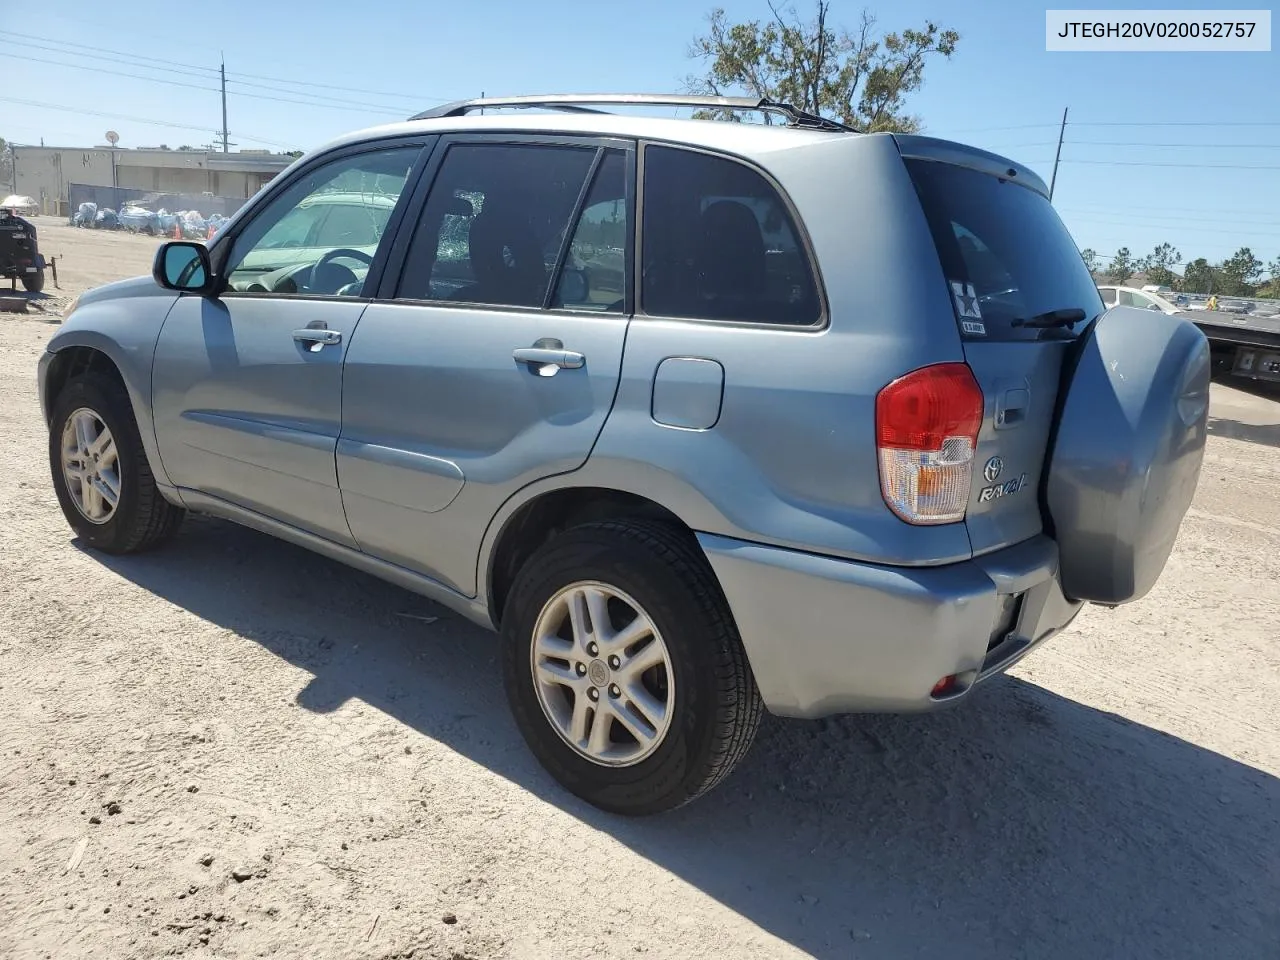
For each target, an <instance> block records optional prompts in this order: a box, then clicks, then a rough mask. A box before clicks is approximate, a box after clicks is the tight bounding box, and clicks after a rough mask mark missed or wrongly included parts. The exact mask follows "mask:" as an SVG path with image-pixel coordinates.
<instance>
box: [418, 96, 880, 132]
mask: <svg viewBox="0 0 1280 960" xmlns="http://www.w3.org/2000/svg"><path fill="white" fill-rule="evenodd" d="M598 106H647V107H697V108H701V109H703V110H723V111H729V112H748V111H752V112H759V113H774V114H781V115H782V116H784V117H786V118H787V125H788V126H792V127H806V128H808V129H813V130H832V131H840V132H843V133H856V132H857V131H856V130H854V129H853V127H850V126H846V125H845V124H843V123H840V122H839V121H837V120H831V119H828V118H827V117H820V116H818V115H817V114H813V113H806V112H805V111H803V110H800V109H799V108H797V107H793V106H792V105H791V104H789V103H779V102H778V101H776V100H768V99H763V98H757V97H716V96H702V95H700V94H678V93H671V94H651V93H566V94H559V95H545V96H527V97H487V98H480V99H476V100H458V101H455V102H453V103H446V104H444V105H443V106H439V107H434V108H432V109H430V110H424V111H423V112H422V113H419V114H415V115H414V116H412V117H410V118H409V119H410V120H438V119H441V118H444V117H462V116H465V115H466V114H468V113H471V112H473V111H476V110H483V109H485V108H486V107H491V108H495V109H497V108H515V109H526V110H528V109H544V110H563V111H565V112H568V113H607V112H608V111H605V110H597V109H594V108H595V107H598Z"/></svg>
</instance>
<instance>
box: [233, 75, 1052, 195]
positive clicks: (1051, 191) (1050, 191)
mask: <svg viewBox="0 0 1280 960" xmlns="http://www.w3.org/2000/svg"><path fill="white" fill-rule="evenodd" d="M221 73H222V152H223V153H226V152H227V148H228V144H227V139H228V137H229V136H230V134H228V133H227V61H226V59H225V58H224V59H223V61H222V66H221ZM1059 147H1061V144H1059ZM1050 192H1052V191H1050Z"/></svg>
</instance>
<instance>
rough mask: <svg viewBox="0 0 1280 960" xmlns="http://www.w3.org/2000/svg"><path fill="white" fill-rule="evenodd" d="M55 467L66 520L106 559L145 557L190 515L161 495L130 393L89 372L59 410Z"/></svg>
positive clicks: (52, 438)
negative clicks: (141, 554)
mask: <svg viewBox="0 0 1280 960" xmlns="http://www.w3.org/2000/svg"><path fill="white" fill-rule="evenodd" d="M49 465H50V468H51V469H52V471H53V488H54V492H55V493H56V494H57V496H58V503H59V505H60V506H61V507H62V513H63V515H64V516H65V517H66V518H67V522H68V523H69V524H70V525H71V528H72V529H73V530H75V532H76V534H77V536H79V538H80V539H81V540H83V541H84V542H85V543H86V544H88V545H89V546H91V547H93V548H95V549H97V550H101V551H103V552H104V553H138V552H140V551H143V550H146V549H149V548H150V547H154V546H156V545H158V544H160V543H162V542H163V541H165V540H167V539H169V538H170V537H172V536H173V534H174V533H175V532H177V529H178V526H179V525H180V524H181V522H182V517H183V511H182V509H181V508H179V507H175V506H174V505H173V504H171V503H169V502H168V501H167V500H165V499H164V497H163V496H161V494H160V491H159V489H158V488H157V487H156V481H155V477H154V476H153V475H152V473H151V465H150V464H149V463H148V462H147V454H146V451H145V450H144V449H143V446H142V436H141V434H140V433H139V432H138V425H137V422H136V421H135V420H134V416H133V406H132V404H130V402H129V394H128V393H127V392H126V390H125V388H124V386H123V385H122V384H121V383H120V382H119V381H117V380H115V379H112V378H111V377H106V376H103V375H101V374H98V373H87V374H84V375H83V376H79V377H75V378H73V379H72V380H70V381H68V383H67V385H66V386H65V387H63V389H62V391H61V392H60V393H59V394H58V397H57V399H56V400H55V401H54V403H53V416H52V418H51V420H50V424H49Z"/></svg>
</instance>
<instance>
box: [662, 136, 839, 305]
mask: <svg viewBox="0 0 1280 960" xmlns="http://www.w3.org/2000/svg"><path fill="white" fill-rule="evenodd" d="M643 197H644V213H643V237H642V253H641V264H642V266H641V269H642V280H641V287H642V300H641V307H642V308H643V310H644V312H645V313H647V314H649V315H651V316H663V317H680V318H689V319H703V320H735V321H744V322H749V323H771V324H784V325H793V326H809V325H812V324H816V323H817V322H819V320H820V319H821V315H822V307H821V302H820V300H819V296H818V288H817V284H816V282H815V279H814V270H813V266H812V264H811V263H810V262H809V257H808V255H807V253H806V251H805V248H804V246H803V244H802V243H801V241H800V234H799V231H798V230H797V228H796V225H795V223H794V221H793V220H792V217H791V214H790V211H789V210H788V209H787V206H786V204H785V203H784V202H783V200H782V198H781V196H779V194H778V191H777V190H776V189H774V187H773V186H772V185H771V184H770V183H769V182H768V181H767V180H766V179H765V178H764V177H763V176H761V175H760V174H759V173H758V172H756V171H755V170H753V169H751V168H750V167H748V166H746V165H744V164H742V163H739V162H737V161H735V160H729V159H726V158H724V157H715V156H710V155H707V154H703V153H696V152H694V151H690V150H679V149H674V148H670V147H655V146H649V147H646V148H645V153H644V193H643Z"/></svg>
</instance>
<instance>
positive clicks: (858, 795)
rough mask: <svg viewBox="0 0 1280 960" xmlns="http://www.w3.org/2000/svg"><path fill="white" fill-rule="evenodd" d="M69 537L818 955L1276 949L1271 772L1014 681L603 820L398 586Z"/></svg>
mask: <svg viewBox="0 0 1280 960" xmlns="http://www.w3.org/2000/svg"><path fill="white" fill-rule="evenodd" d="M94 556H95V557H97V558H98V559H100V560H101V562H103V563H105V564H106V565H107V566H109V567H110V568H111V569H113V570H114V571H116V572H117V573H118V574H120V575H121V576H123V577H126V578H128V579H129V580H131V581H133V582H134V583H136V584H138V585H140V586H142V587H143V588H145V589H147V590H149V591H151V592H152V593H154V594H156V595H158V596H162V597H164V598H166V599H167V600H169V601H171V602H172V603H174V604H177V605H179V606H181V607H183V608H185V609H187V610H188V611H190V612H192V613H194V614H196V615H197V616H200V617H202V618H205V619H207V620H209V621H211V622H213V623H216V624H218V625H219V626H221V627H224V628H229V629H231V630H234V631H236V632H237V633H239V634H240V635H242V636H244V637H247V638H249V639H251V640H253V641H255V642H257V643H259V644H261V645H262V646H263V647H264V648H266V649H267V650H270V651H271V652H273V653H274V654H276V655H277V656H279V657H281V658H283V659H285V660H287V661H288V662H290V663H292V664H294V665H297V666H299V667H301V668H303V669H305V670H306V671H308V672H309V673H310V674H311V676H312V679H311V681H310V683H309V684H308V685H307V686H306V687H305V688H304V689H303V690H302V692H301V693H300V694H299V696H298V703H299V705H300V706H302V707H304V708H305V709H309V710H313V711H317V712H329V711H332V710H335V709H336V708H337V707H339V706H340V705H341V704H342V703H344V702H345V701H346V700H348V699H349V698H359V699H360V700H362V701H364V702H366V703H368V704H370V705H372V706H374V707H376V708H377V709H379V710H381V711H384V712H385V713H386V714H387V715H389V716H391V717H394V718H395V719H397V720H398V721H400V722H401V723H404V724H406V725H407V726H409V727H411V728H413V729H414V730H417V731H420V732H421V733H423V734H425V735H426V736H429V737H431V738H433V739H435V740H437V741H439V742H441V743H443V744H445V745H446V746H448V747H449V748H451V749H453V750H456V751H458V752H459V753H461V754H463V755H465V756H466V757H468V758H469V759H471V760H473V761H475V762H477V763H480V764H483V765H485V766H486V767H487V768H489V769H490V770H492V771H494V772H495V773H497V774H499V775H501V776H503V777H505V778H507V779H508V780H510V781H512V782H514V783H517V784H519V785H520V786H522V787H523V788H525V789H527V790H529V791H530V792H531V793H533V794H534V795H536V796H537V797H539V798H541V799H542V800H544V801H547V802H549V803H553V804H555V805H557V806H559V807H560V808H562V809H564V810H566V811H567V812H569V813H571V814H572V815H573V816H575V817H577V818H579V819H581V820H582V821H584V822H586V823H588V824H590V825H591V826H592V827H593V828H595V829H597V830H600V831H604V832H607V833H608V834H610V835H611V836H613V837H615V838H617V839H618V840H619V841H620V842H622V843H625V844H626V845H627V846H628V847H630V848H631V849H632V850H634V851H635V852H637V853H638V854H640V855H642V856H644V857H646V858H647V859H649V860H650V861H652V862H653V863H655V864H657V865H659V866H661V867H663V868H665V869H666V870H669V871H670V872H671V873H672V874H674V875H675V876H677V877H679V878H680V879H682V880H684V881H685V882H687V883H690V884H692V885H694V886H695V887H697V888H698V889H700V890H702V891H704V892H705V893H706V894H708V895H709V896H711V897H713V898H715V899H716V900H718V901H720V902H721V903H723V904H724V905H725V906H726V907H728V908H730V909H732V910H734V911H736V912H737V913H738V914H740V915H741V916H743V917H745V918H747V919H748V920H749V921H750V922H751V923H753V924H755V925H757V926H758V927H760V928H761V929H762V930H764V931H767V933H769V934H772V935H773V936H776V937H778V938H781V939H782V940H784V941H786V942H788V943H790V944H792V945H793V946H795V947H796V948H798V949H800V950H802V951H805V952H806V953H808V954H811V955H813V956H815V957H819V958H823V960H835V958H845V957H853V956H856V957H858V958H877V960H878V958H884V960H890V958H892V960H899V958H903V957H909V956H910V957H915V956H929V957H935V956H943V955H946V956H948V957H959V958H965V957H974V958H979V957H981V958H987V957H1014V956H1019V957H1021V956H1034V957H1036V958H1058V957H1061V958H1064V960H1065V958H1071V960H1077V958H1080V957H1126V958H1139V957H1187V958H1199V957H1211V956H1214V957H1232V958H1233V960H1246V958H1253V957H1258V958H1262V957H1268V958H1274V957H1276V956H1277V955H1280V780H1277V779H1276V778H1274V777H1272V776H1270V775H1268V774H1266V773H1264V772H1262V771H1259V770H1257V769H1254V768H1252V767H1249V766H1247V765H1244V764H1241V763H1238V762H1235V761H1233V760H1230V759H1228V758H1226V757H1224V756H1221V755H1220V754H1217V753H1214V752H1212V751H1209V750H1206V749H1203V748H1201V747H1198V746H1195V745H1194V744H1191V743H1188V742H1186V741H1183V740H1180V739H1178V738H1176V737H1173V736H1170V735H1168V734H1165V733H1162V732H1160V731H1158V730H1154V729H1151V728H1148V727H1145V726H1141V725H1139V724H1135V723H1132V722H1130V721H1128V720H1126V719H1124V718H1122V717H1119V716H1116V715H1113V714H1109V713H1106V712H1104V711H1101V710H1097V709H1094V708H1091V707H1087V706H1084V705H1082V704H1080V703H1077V702H1074V701H1072V700H1069V699H1065V698H1063V697H1060V696H1058V695H1056V694H1054V693H1051V692H1049V691H1048V690H1045V689H1042V688H1040V687H1037V686H1035V685H1033V684H1030V683H1027V682H1024V681H1021V680H1017V679H1012V678H1004V679H999V680H993V681H992V682H991V683H990V684H988V685H987V687H986V688H984V689H983V690H981V691H980V692H979V693H978V694H977V695H976V696H975V698H974V699H973V700H972V701H971V702H970V703H969V704H967V705H966V706H965V707H963V708H960V709H956V710H952V711H947V712H943V713H938V714H931V715H926V716H918V717H842V718H838V719H834V720H829V721H816V722H800V721H782V720H777V719H766V722H765V724H764V725H763V727H762V730H761V735H760V738H759V740H758V741H757V744H756V747H755V749H754V750H753V752H752V753H751V755H750V756H749V757H748V758H747V760H746V761H745V762H744V764H743V765H742V767H741V768H740V769H739V770H738V771H737V773H735V774H734V775H733V776H732V777H731V778H730V780H728V781H727V782H726V783H725V784H723V785H722V786H721V787H720V788H719V789H718V790H716V791H715V792H713V793H711V794H709V795H708V796H706V797H704V798H703V799H702V800H700V801H699V802H698V803H696V804H692V805H690V806H689V807H686V808H684V809H682V810H679V811H676V812H675V813H672V814H669V815H666V816H662V817H656V818H648V819H643V820H628V819H625V818H619V817H614V816H610V815H608V814H604V813H601V812H600V811H597V810H595V809H594V808H592V807H590V806H588V805H586V804H584V803H582V802H580V801H578V800H577V799H576V798H574V797H572V796H570V795H568V794H566V793H564V792H563V791H562V790H560V789H559V787H557V786H556V785H555V784H554V783H553V782H552V781H551V780H550V779H549V777H548V776H547V775H546V774H544V773H543V772H542V770H541V768H540V767H539V766H538V765H537V764H536V762H535V761H534V760H533V759H532V757H531V756H530V754H529V753H528V751H527V750H526V749H525V748H524V744H523V741H522V740H521V738H520V736H519V734H518V732H517V731H516V729H515V727H514V724H513V722H512V721H511V719H510V716H509V714H508V713H507V711H506V710H505V709H501V708H495V705H496V704H501V703H502V702H503V695H502V686H501V680H500V677H499V675H498V669H497V665H496V640H495V638H494V637H492V636H491V635H490V634H488V633H486V632H485V631H482V630H480V629H477V628H476V627H474V626H471V625H469V624H467V623H466V622H464V621H462V620H461V619H459V618H457V617H456V616H454V615H453V614H451V613H449V612H448V611H446V610H443V609H442V608H439V607H437V606H435V605H433V604H431V603H429V602H428V601H426V600H424V599H421V598H419V597H416V596H414V595H411V594H408V593H405V592H403V591H401V590H399V589H398V588H395V587H392V586H390V585H388V584H384V583H382V582H381V581H377V580H374V579H373V578H371V577H367V576H365V575H363V574H360V573H357V572H355V571H352V570H349V569H347V568H345V567H342V566H340V565H338V564H336V563H332V562H330V561H328V560H325V559H323V558H321V557H318V556H316V555H313V554H311V553H308V552H307V551H304V550H302V549H300V548H295V547H293V546H291V545H288V544H285V543H282V542H279V541H276V540H273V539H271V538H268V537H266V536H263V535H260V534H257V533H254V532H252V531H249V530H244V529H241V528H238V527H235V526H233V525H231V524H227V523H222V522H219V521H211V520H203V519H201V520H196V521H194V522H192V523H191V524H190V525H189V526H188V528H187V529H186V530H185V531H184V533H183V535H182V536H181V537H179V539H178V540H177V541H176V542H175V543H173V544H172V545H171V546H170V547H168V548H166V549H165V550H162V551H159V552H157V553H154V554H149V555H143V556H139V557H125V558H119V557H115V558H112V557H99V556H98V555H96V554H95V555H94ZM424 616H427V617H429V616H436V617H439V620H438V621H436V622H434V623H430V624H427V623H424V622H422V620H421V619H414V618H420V617H424ZM424 649H426V650H429V651H430V654H429V656H426V657H424V656H423V655H422V653H423V651H424Z"/></svg>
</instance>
